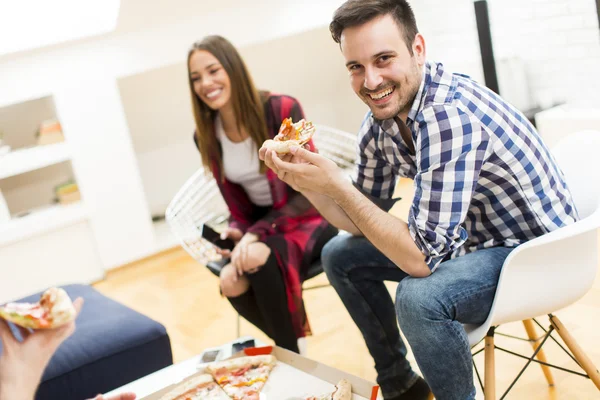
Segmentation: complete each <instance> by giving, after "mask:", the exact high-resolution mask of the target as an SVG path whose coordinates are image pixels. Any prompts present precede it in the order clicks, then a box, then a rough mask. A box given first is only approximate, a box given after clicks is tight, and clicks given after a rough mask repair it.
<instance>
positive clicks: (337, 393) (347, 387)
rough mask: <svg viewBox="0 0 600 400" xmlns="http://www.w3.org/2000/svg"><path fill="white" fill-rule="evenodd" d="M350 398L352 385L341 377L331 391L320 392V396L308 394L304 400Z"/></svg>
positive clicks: (341, 399) (340, 399)
mask: <svg viewBox="0 0 600 400" xmlns="http://www.w3.org/2000/svg"><path fill="white" fill-rule="evenodd" d="M351 398H352V385H351V384H350V382H348V381H347V380H345V379H342V380H341V381H339V382H338V384H337V385H336V386H335V390H334V391H333V392H331V393H326V394H322V395H320V396H308V397H305V398H304V400H350V399H351Z"/></svg>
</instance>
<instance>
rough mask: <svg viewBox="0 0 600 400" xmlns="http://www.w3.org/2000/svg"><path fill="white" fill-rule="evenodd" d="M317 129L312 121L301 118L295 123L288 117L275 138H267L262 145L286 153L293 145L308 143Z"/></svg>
mask: <svg viewBox="0 0 600 400" xmlns="http://www.w3.org/2000/svg"><path fill="white" fill-rule="evenodd" d="M316 130H317V128H315V126H314V125H313V123H312V122H309V121H306V120H304V119H301V120H300V121H298V122H296V123H295V124H294V123H292V119H291V118H286V119H284V120H283V122H282V123H281V127H280V128H279V133H278V134H277V135H276V136H275V137H274V138H273V139H268V140H265V142H264V143H263V145H262V147H266V148H267V149H269V150H274V151H276V152H277V153H279V154H286V153H289V152H290V150H291V148H292V146H299V147H301V146H304V145H305V144H306V143H308V142H309V141H310V139H312V137H313V135H314V134H315V131H316Z"/></svg>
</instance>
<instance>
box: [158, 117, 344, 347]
mask: <svg viewBox="0 0 600 400" xmlns="http://www.w3.org/2000/svg"><path fill="white" fill-rule="evenodd" d="M316 128H317V131H316V133H315V135H314V142H315V146H316V147H317V149H318V150H319V153H320V154H322V155H324V156H325V157H327V158H329V159H331V160H332V161H334V162H335V163H336V164H337V165H338V166H339V167H340V168H342V169H344V170H347V171H349V170H350V169H352V168H353V166H354V160H355V158H356V135H353V134H350V133H348V132H344V131H341V130H339V129H334V128H330V127H328V126H324V125H316ZM228 218H229V210H228V208H227V205H226V204H225V201H224V200H223V197H222V196H221V192H220V191H219V188H218V187H217V183H216V181H215V180H214V178H213V177H212V175H209V174H207V173H206V172H205V171H204V169H203V168H200V169H199V170H198V171H196V173H194V174H193V175H192V176H191V177H190V178H189V179H188V180H187V181H186V182H185V184H184V185H183V186H182V187H181V189H180V190H179V191H178V192H177V194H176V195H175V197H174V198H173V200H172V201H171V203H170V204H169V206H168V207H167V210H166V212H165V219H166V220H167V222H168V223H169V225H170V227H171V230H172V231H173V234H174V235H175V237H177V238H178V239H179V242H180V244H181V246H182V247H183V248H184V249H185V250H186V251H187V252H188V253H189V254H190V255H191V256H192V257H193V258H194V259H195V260H197V261H198V262H199V263H200V264H203V265H205V266H206V267H207V268H208V269H209V270H210V272H212V273H213V274H214V275H215V276H217V277H218V276H219V274H220V272H221V269H222V268H223V264H224V261H223V260H222V259H221V256H220V255H218V254H217V253H216V252H215V249H214V247H213V246H212V244H210V243H209V242H208V241H206V240H205V239H203V238H202V237H201V236H200V234H201V232H202V231H201V229H202V226H203V224H207V225H209V226H212V227H213V228H214V227H215V226H219V225H220V226H223V225H225V224H226V222H227V219H228ZM322 272H323V267H322V265H321V263H320V262H316V263H314V264H313V265H311V266H310V267H309V269H308V271H307V276H306V277H305V280H309V279H311V278H314V277H315V276H317V275H319V274H321V273H322ZM325 286H329V285H313V286H309V287H305V288H304V290H312V289H318V288H321V287H325ZM237 336H238V337H239V336H240V319H239V316H238V321H237Z"/></svg>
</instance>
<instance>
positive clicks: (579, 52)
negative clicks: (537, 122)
mask: <svg viewBox="0 0 600 400" xmlns="http://www.w3.org/2000/svg"><path fill="white" fill-rule="evenodd" d="M489 3H490V16H491V24H492V34H493V40H494V49H495V51H496V54H497V56H498V57H499V58H502V57H511V56H515V55H516V56H518V57H520V58H521V59H523V61H524V63H525V69H526V72H527V77H528V78H529V84H530V87H531V91H532V95H533V99H534V101H535V102H536V103H538V104H541V105H542V106H549V105H551V104H552V103H555V102H560V101H568V102H582V101H588V100H595V99H597V93H598V91H599V90H600V81H599V80H598V79H597V71H599V70H600V31H599V30H598V14H597V12H596V4H595V1H594V0H490V1H489ZM500 79H505V80H510V79H511V78H510V76H501V77H500ZM596 101H597V100H596Z"/></svg>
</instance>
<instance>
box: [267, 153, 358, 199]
mask: <svg viewBox="0 0 600 400" xmlns="http://www.w3.org/2000/svg"><path fill="white" fill-rule="evenodd" d="M271 153H272V154H271V159H270V162H269V163H267V159H265V164H267V166H269V164H271V163H272V164H273V168H272V169H273V171H275V172H276V173H277V175H278V176H280V177H281V176H283V180H284V181H285V182H286V183H288V184H290V185H291V183H289V182H292V183H293V185H292V187H294V189H296V190H297V191H300V192H304V191H312V192H316V193H319V194H323V195H326V196H329V197H332V198H335V197H336V195H337V194H339V193H340V192H341V190H342V188H343V187H344V186H345V185H351V183H350V180H349V179H347V176H346V175H345V174H344V173H343V172H342V170H341V169H340V168H339V167H338V166H337V164H336V163H334V162H333V161H331V160H329V159H328V158H326V157H323V156H321V155H319V154H316V153H313V152H311V151H309V150H307V149H305V148H300V147H294V148H292V153H291V154H292V157H291V158H290V159H286V158H284V159H281V158H280V157H278V156H277V155H276V154H275V153H274V152H271ZM266 157H268V155H267V156H266ZM269 168H271V167H269Z"/></svg>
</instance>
